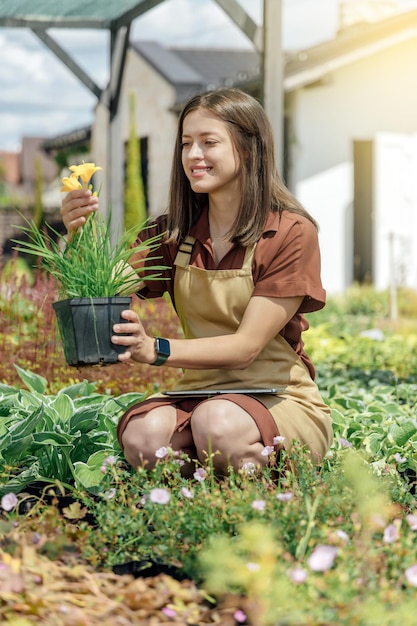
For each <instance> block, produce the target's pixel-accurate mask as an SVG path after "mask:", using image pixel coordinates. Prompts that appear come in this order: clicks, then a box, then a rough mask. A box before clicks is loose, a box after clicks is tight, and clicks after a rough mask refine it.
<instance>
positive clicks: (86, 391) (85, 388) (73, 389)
mask: <svg viewBox="0 0 417 626" xmlns="http://www.w3.org/2000/svg"><path fill="white" fill-rule="evenodd" d="M95 388H96V385H95V383H90V382H88V381H87V380H84V381H83V382H82V383H76V384H74V385H69V386H68V387H64V388H63V389H60V391H59V392H58V396H60V395H62V394H65V395H66V396H69V397H70V398H72V399H73V400H74V399H75V398H77V397H79V396H89V395H90V394H91V393H93V391H94V389H95Z"/></svg>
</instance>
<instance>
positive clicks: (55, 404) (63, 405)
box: [50, 394, 75, 422]
mask: <svg viewBox="0 0 417 626" xmlns="http://www.w3.org/2000/svg"><path fill="white" fill-rule="evenodd" d="M50 407H52V408H53V409H54V410H55V411H56V412H57V414H58V415H59V417H60V419H61V420H62V421H63V422H66V421H68V420H69V419H70V418H71V416H72V414H73V413H74V410H75V408H74V403H73V401H72V400H71V398H70V397H69V396H67V395H66V394H62V395H59V396H57V397H56V398H55V399H54V400H53V401H52V402H51V404H50Z"/></svg>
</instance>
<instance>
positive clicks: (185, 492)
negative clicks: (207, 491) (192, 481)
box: [181, 487, 194, 500]
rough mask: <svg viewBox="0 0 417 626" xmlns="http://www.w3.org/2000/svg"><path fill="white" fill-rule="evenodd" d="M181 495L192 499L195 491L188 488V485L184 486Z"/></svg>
mask: <svg viewBox="0 0 417 626" xmlns="http://www.w3.org/2000/svg"><path fill="white" fill-rule="evenodd" d="M181 495H182V496H184V498H188V499H189V500H191V498H194V494H193V492H192V491H191V490H190V489H188V487H182V489H181Z"/></svg>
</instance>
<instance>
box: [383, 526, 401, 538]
mask: <svg viewBox="0 0 417 626" xmlns="http://www.w3.org/2000/svg"><path fill="white" fill-rule="evenodd" d="M399 536H400V533H399V530H398V526H397V524H390V525H389V526H387V527H386V528H385V530H384V539H383V541H384V543H394V541H397V539H398V537H399Z"/></svg>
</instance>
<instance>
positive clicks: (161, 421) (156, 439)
mask: <svg viewBox="0 0 417 626" xmlns="http://www.w3.org/2000/svg"><path fill="white" fill-rule="evenodd" d="M167 408H169V409H173V407H164V409H165V410H164V411H159V410H158V409H154V410H153V411H150V412H149V413H147V414H145V415H143V416H140V417H136V418H133V419H132V420H131V421H130V422H129V423H128V424H127V426H126V428H125V430H124V432H123V435H122V447H123V452H124V455H125V458H126V460H127V461H128V463H130V465H133V466H134V467H137V466H138V465H145V466H146V467H147V468H148V469H152V467H153V466H154V465H155V462H156V459H157V457H156V456H155V452H156V451H157V450H158V449H159V448H161V447H163V446H168V445H169V443H170V441H171V438H172V435H173V433H174V430H175V424H176V412H175V409H173V411H167V410H166V409H167Z"/></svg>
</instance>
